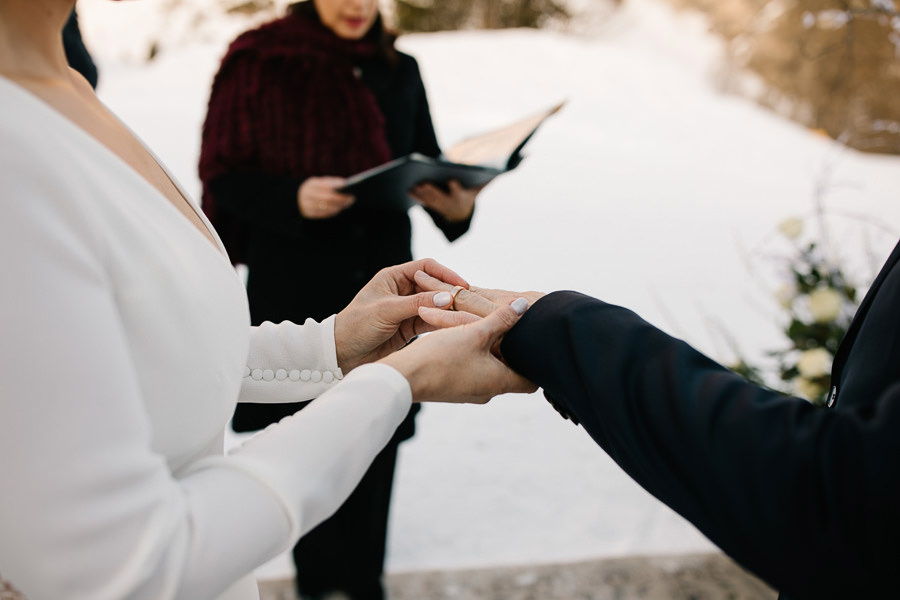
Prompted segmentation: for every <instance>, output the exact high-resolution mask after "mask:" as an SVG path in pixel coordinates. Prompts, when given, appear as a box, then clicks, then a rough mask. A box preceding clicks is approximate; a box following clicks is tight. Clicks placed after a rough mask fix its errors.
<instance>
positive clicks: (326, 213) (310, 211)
mask: <svg viewBox="0 0 900 600" xmlns="http://www.w3.org/2000/svg"><path fill="white" fill-rule="evenodd" d="M346 182H347V180H346V179H344V178H343V177H309V178H308V179H307V180H306V181H304V182H303V183H302V184H301V185H300V188H299V189H298V190H297V206H298V207H299V208H300V214H301V215H303V217H305V218H307V219H328V218H330V217H333V216H335V215H337V214H338V213H340V212H341V211H344V210H346V209H348V208H349V207H350V205H351V204H353V203H354V202H355V201H356V199H355V198H354V197H353V196H351V195H349V194H341V193H340V192H338V190H339V189H341V188H342V187H343V186H344V184H345V183H346Z"/></svg>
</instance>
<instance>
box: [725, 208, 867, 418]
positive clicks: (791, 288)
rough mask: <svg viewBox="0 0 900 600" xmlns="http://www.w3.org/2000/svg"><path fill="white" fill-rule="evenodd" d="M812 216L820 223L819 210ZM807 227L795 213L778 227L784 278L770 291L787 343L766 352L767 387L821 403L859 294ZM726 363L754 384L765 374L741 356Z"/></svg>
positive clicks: (854, 311) (760, 381)
mask: <svg viewBox="0 0 900 600" xmlns="http://www.w3.org/2000/svg"><path fill="white" fill-rule="evenodd" d="M816 217H818V218H819V222H820V224H821V214H817V215H816ZM808 229H809V228H808V227H806V223H805V222H804V219H801V218H790V219H787V220H785V221H783V222H782V223H781V224H780V225H779V226H778V231H779V233H780V235H781V237H782V239H783V240H784V241H786V242H787V243H788V247H789V251H788V255H787V256H786V257H785V258H784V260H783V263H782V265H781V268H782V270H783V278H784V283H783V285H781V287H779V288H778V290H777V291H776V292H775V297H776V300H777V302H778V304H779V306H780V307H781V308H782V309H783V310H784V311H785V313H786V314H785V315H784V316H783V317H782V320H783V326H782V330H783V332H784V335H785V337H786V338H787V344H786V345H785V347H783V348H780V349H777V350H772V351H770V352H769V353H768V355H769V356H770V357H771V358H773V359H774V360H775V363H776V368H775V370H776V371H777V373H776V382H775V383H774V384H773V385H772V386H771V387H774V388H776V389H779V390H780V391H783V392H785V393H788V394H792V395H795V396H800V397H803V398H806V399H808V400H809V401H810V402H812V403H814V404H817V405H824V404H825V402H826V400H827V394H828V391H829V378H830V376H831V364H832V362H833V360H834V354H835V352H836V351H837V348H838V345H839V344H840V341H841V340H842V339H843V337H844V334H846V332H847V328H848V327H849V325H850V321H851V320H852V319H853V315H854V314H855V313H856V309H857V307H858V304H859V296H860V294H859V289H858V287H857V285H856V284H855V283H854V282H853V281H851V280H850V279H849V278H848V277H847V276H846V274H845V270H844V269H843V268H842V265H841V264H840V263H839V262H838V261H837V260H835V259H833V258H831V257H829V256H828V254H827V253H826V252H825V251H824V248H823V244H822V243H821V242H820V241H818V240H817V239H816V238H815V236H813V235H810V234H809V233H808ZM822 231H824V230H822ZM821 237H823V238H824V235H822V236H821ZM732 368H733V369H734V370H735V371H737V372H738V373H740V374H742V375H744V376H745V377H747V378H748V379H750V380H752V381H755V382H757V383H763V380H764V379H765V378H764V377H763V375H762V373H763V370H762V369H761V368H760V367H757V366H754V365H751V364H749V363H748V362H747V361H746V359H743V358H741V359H739V360H738V362H737V364H735V365H733V366H732Z"/></svg>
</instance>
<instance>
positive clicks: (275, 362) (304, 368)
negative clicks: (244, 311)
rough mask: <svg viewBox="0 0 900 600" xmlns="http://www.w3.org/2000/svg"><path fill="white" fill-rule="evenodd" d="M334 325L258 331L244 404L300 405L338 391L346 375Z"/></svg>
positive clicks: (246, 378) (311, 324)
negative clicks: (337, 349) (282, 403)
mask: <svg viewBox="0 0 900 600" xmlns="http://www.w3.org/2000/svg"><path fill="white" fill-rule="evenodd" d="M334 319H335V317H334V315H332V316H330V317H328V318H327V319H325V320H323V321H322V322H321V323H319V322H316V321H314V320H313V319H307V320H306V322H305V323H303V324H302V325H297V324H294V323H292V322H290V321H284V322H282V323H278V324H277V325H276V324H274V323H270V322H268V321H267V322H265V323H262V324H261V325H259V326H258V327H252V328H251V332H250V351H249V354H248V357H247V365H246V367H244V378H243V380H242V382H241V395H240V398H239V401H240V402H258V403H279V402H300V401H303V400H311V399H312V398H317V397H319V396H321V395H322V394H324V393H325V392H327V391H328V390H330V389H331V388H333V387H335V386H336V385H337V384H338V382H340V381H341V379H343V378H344V374H343V372H342V371H341V369H340V367H338V364H337V356H336V353H335V348H334Z"/></svg>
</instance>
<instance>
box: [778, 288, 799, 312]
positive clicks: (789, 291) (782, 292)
mask: <svg viewBox="0 0 900 600" xmlns="http://www.w3.org/2000/svg"><path fill="white" fill-rule="evenodd" d="M796 297H797V286H796V285H794V284H793V283H784V284H782V285H780V286H779V287H778V289H777V290H775V299H776V300H778V304H779V305H781V307H782V308H790V307H791V304H793V303H794V298H796Z"/></svg>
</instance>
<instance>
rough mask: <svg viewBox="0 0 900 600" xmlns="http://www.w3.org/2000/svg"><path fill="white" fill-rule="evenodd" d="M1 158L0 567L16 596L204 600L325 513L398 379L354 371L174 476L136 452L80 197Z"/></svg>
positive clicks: (393, 396)
mask: <svg viewBox="0 0 900 600" xmlns="http://www.w3.org/2000/svg"><path fill="white" fill-rule="evenodd" d="M6 150H8V151H6V152H3V151H0V158H2V160H0V169H3V171H4V174H3V181H4V186H5V187H4V197H5V198H10V199H15V201H14V202H13V201H11V202H5V203H4V209H3V211H4V214H3V218H2V219H0V277H2V278H3V281H2V283H0V307H2V310H0V340H2V343H0V457H2V459H0V540H2V541H0V572H2V575H3V577H5V578H6V579H8V580H9V581H11V582H12V583H13V584H14V585H16V586H17V587H18V588H20V589H21V591H22V592H23V593H24V594H25V595H26V596H27V597H29V598H68V599H73V600H79V599H90V600H97V599H107V598H110V599H112V598H133V599H149V598H153V599H171V598H188V599H191V600H198V599H204V598H215V597H216V596H218V595H219V594H221V593H222V592H223V591H224V590H226V589H227V588H228V587H229V586H230V585H231V584H232V583H233V582H234V581H236V580H237V579H239V578H240V577H242V576H243V575H245V574H247V573H250V572H251V571H252V569H254V568H255V567H257V566H259V565H261V564H263V563H264V562H265V561H267V560H269V559H270V558H272V557H274V556H276V555H277V554H278V553H279V552H280V551H282V550H283V549H285V548H288V547H290V545H291V544H293V543H294V541H295V540H296V539H297V537H298V536H299V535H300V534H302V533H303V532H304V531H307V530H309V529H310V528H311V527H313V526H315V525H316V524H317V523H318V522H319V521H321V520H322V519H324V518H325V517H327V516H328V514H329V513H330V512H331V511H333V510H334V509H336V508H337V507H338V506H339V505H340V504H341V502H342V501H343V500H344V499H345V498H346V497H347V495H349V493H350V492H351V491H352V489H353V487H354V486H355V484H356V482H358V480H359V479H360V478H361V477H362V474H363V473H364V472H365V470H366V468H367V467H368V465H369V463H370V461H371V460H372V458H373V457H374V456H375V455H376V454H377V452H378V451H379V450H380V449H381V448H382V447H383V446H384V444H386V442H387V441H388V439H390V437H391V435H392V433H393V432H394V430H395V428H396V427H397V425H398V424H399V423H400V422H401V420H402V419H403V416H404V415H405V414H406V413H407V411H408V409H409V405H410V391H409V386H408V385H407V383H406V380H405V379H403V377H402V376H401V375H400V374H399V373H397V372H396V371H394V370H392V369H390V368H389V367H386V366H383V365H369V366H367V367H361V368H359V369H357V370H356V371H354V372H353V373H351V374H350V375H348V376H347V377H345V378H344V380H343V382H341V384H340V385H331V386H330V387H331V388H332V389H329V390H328V391H326V392H325V393H323V394H322V395H321V396H320V398H319V399H318V400H316V401H315V402H314V403H313V404H312V405H311V406H309V407H308V408H307V409H306V410H304V411H303V413H302V416H298V417H293V418H290V417H289V418H288V419H286V420H285V421H283V422H281V423H279V424H277V425H273V426H272V427H271V428H269V429H267V430H265V431H264V432H261V433H259V434H258V435H256V436H254V437H253V438H251V439H250V440H248V441H247V442H246V443H245V444H244V445H243V446H241V447H240V448H238V449H237V450H235V451H234V452H233V453H232V454H231V455H230V456H228V457H221V456H220V457H216V458H209V459H206V460H204V461H201V462H199V463H196V464H195V465H194V466H193V467H192V468H191V470H190V471H189V472H180V473H177V474H174V473H173V472H172V471H171V470H170V468H169V467H168V465H167V462H166V457H164V456H162V455H161V454H159V453H158V452H156V451H154V449H153V445H152V437H153V435H152V434H153V430H152V426H151V422H150V419H149V417H148V414H147V411H146V407H145V406H144V403H143V399H142V397H141V393H140V389H139V386H138V384H137V381H138V377H137V373H136V372H135V367H134V363H133V362H132V361H131V359H130V356H131V353H130V348H129V344H128V342H127V338H126V335H125V333H124V327H123V323H122V321H121V318H120V315H119V312H118V310H117V304H116V297H115V288H114V285H113V282H112V281H111V276H110V274H109V270H108V269H107V268H106V267H105V264H104V262H105V257H106V256H109V253H110V252H112V251H113V250H114V249H112V248H109V247H106V246H104V242H103V238H104V236H103V231H104V229H103V227H102V226H99V225H97V224H96V221H97V215H96V214H94V213H92V212H91V211H85V210H80V209H79V206H78V203H77V202H75V201H74V199H75V198H76V197H81V196H80V195H79V194H84V193H87V194H90V193H91V192H92V191H95V190H92V189H90V188H87V187H85V188H84V189H80V190H79V189H73V185H72V182H71V181H68V180H66V179H65V178H63V177H60V176H58V175H57V171H65V168H64V167H65V165H61V166H60V168H59V169H45V168H43V167H42V165H41V163H40V162H39V161H37V160H35V159H34V158H33V157H31V158H30V159H29V158H28V157H25V158H24V159H22V160H19V156H18V155H17V153H16V152H15V151H14V150H13V149H11V148H6ZM324 339H327V336H325V338H324ZM325 354H327V353H323V356H324V355H325ZM332 355H333V352H332ZM335 368H336V365H335ZM323 378H324V377H323ZM251 379H252V373H251ZM301 380H302V376H301ZM255 383H259V382H255ZM266 383H270V382H266ZM173 418H177V416H173Z"/></svg>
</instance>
